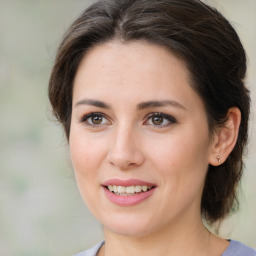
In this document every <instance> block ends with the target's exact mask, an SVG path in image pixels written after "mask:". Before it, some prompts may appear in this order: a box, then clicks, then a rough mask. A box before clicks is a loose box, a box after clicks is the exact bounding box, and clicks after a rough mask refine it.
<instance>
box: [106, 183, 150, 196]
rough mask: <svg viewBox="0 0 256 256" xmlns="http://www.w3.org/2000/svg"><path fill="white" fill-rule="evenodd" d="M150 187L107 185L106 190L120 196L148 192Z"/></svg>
mask: <svg viewBox="0 0 256 256" xmlns="http://www.w3.org/2000/svg"><path fill="white" fill-rule="evenodd" d="M151 188H152V187H148V186H128V187H125V186H115V185H108V190H109V191H111V192H114V193H118V194H121V195H125V194H135V193H140V192H142V191H143V192H146V191H148V190H150V189H151Z"/></svg>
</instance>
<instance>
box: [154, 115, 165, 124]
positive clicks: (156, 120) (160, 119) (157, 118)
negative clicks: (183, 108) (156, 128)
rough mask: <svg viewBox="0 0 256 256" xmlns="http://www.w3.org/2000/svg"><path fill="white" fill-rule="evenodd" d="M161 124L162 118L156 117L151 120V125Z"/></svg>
mask: <svg viewBox="0 0 256 256" xmlns="http://www.w3.org/2000/svg"><path fill="white" fill-rule="evenodd" d="M162 123H163V118H162V117H159V116H156V117H154V118H153V124H156V125H160V124H162Z"/></svg>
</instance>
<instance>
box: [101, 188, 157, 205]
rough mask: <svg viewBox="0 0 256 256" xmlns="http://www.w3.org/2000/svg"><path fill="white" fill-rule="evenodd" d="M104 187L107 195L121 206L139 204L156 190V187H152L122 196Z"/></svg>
mask: <svg viewBox="0 0 256 256" xmlns="http://www.w3.org/2000/svg"><path fill="white" fill-rule="evenodd" d="M103 188H104V192H105V195H106V196H107V198H108V199H109V200H110V201H111V202H112V203H114V204H117V205H120V206H132V205H136V204H139V203H141V202H143V201H144V200H146V199H147V198H149V197H150V196H151V195H152V194H153V193H154V191H155V188H152V189H151V190H149V191H146V192H141V193H138V194H135V195H132V196H120V195H116V194H114V193H112V192H110V191H109V190H108V189H107V188H106V187H103Z"/></svg>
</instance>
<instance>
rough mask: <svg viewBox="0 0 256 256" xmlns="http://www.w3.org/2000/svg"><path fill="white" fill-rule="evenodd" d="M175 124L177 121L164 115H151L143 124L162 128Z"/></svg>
mask: <svg viewBox="0 0 256 256" xmlns="http://www.w3.org/2000/svg"><path fill="white" fill-rule="evenodd" d="M175 123H177V120H176V119H175V118H174V117H172V116H170V115H167V114H164V113H151V114H149V115H148V116H147V120H146V122H145V123H144V124H146V125H151V126H155V127H157V128H163V127H168V126H170V125H173V124H175Z"/></svg>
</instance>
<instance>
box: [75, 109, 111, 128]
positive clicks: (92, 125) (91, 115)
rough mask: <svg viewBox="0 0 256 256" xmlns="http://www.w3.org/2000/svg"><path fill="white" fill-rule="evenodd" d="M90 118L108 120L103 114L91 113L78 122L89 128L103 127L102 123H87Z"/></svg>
mask: <svg viewBox="0 0 256 256" xmlns="http://www.w3.org/2000/svg"><path fill="white" fill-rule="evenodd" d="M92 117H98V118H99V117H100V118H102V120H103V119H106V120H108V118H107V117H106V116H105V115H104V114H103V113H98V112H93V113H90V114H87V115H85V116H83V117H82V118H81V119H80V122H81V123H85V124H86V125H87V126H90V127H99V126H100V125H105V124H102V123H100V124H93V123H92V122H89V121H88V120H89V119H90V118H92ZM108 123H110V122H109V121H108Z"/></svg>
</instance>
